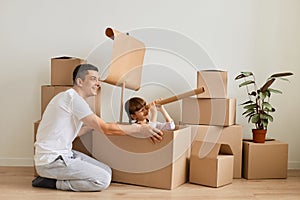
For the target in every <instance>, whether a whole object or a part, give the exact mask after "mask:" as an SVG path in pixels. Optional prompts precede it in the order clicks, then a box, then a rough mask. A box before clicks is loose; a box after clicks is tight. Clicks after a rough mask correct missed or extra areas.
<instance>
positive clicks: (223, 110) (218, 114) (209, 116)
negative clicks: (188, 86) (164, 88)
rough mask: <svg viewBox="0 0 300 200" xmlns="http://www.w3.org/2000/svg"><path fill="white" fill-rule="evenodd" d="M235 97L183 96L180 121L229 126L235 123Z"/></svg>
mask: <svg viewBox="0 0 300 200" xmlns="http://www.w3.org/2000/svg"><path fill="white" fill-rule="evenodd" d="M235 113H236V99H235V98H232V99H202V98H192V97H189V98H184V99H183V100H182V122H183V123H185V124H203V125H216V126H230V125H233V124H235Z"/></svg>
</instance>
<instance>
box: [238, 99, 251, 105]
mask: <svg viewBox="0 0 300 200" xmlns="http://www.w3.org/2000/svg"><path fill="white" fill-rule="evenodd" d="M249 103H253V101H252V100H249V101H246V102H244V103H242V104H240V105H241V106H242V105H246V104H249Z"/></svg>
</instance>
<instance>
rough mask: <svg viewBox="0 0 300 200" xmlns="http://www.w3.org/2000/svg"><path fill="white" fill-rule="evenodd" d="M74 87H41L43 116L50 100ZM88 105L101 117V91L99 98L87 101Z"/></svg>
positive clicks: (90, 98) (91, 98) (95, 97)
mask: <svg viewBox="0 0 300 200" xmlns="http://www.w3.org/2000/svg"><path fill="white" fill-rule="evenodd" d="M70 88H72V86H52V85H42V87H41V116H42V115H43V113H44V111H45V109H46V107H47V105H48V103H49V102H50V100H51V99H52V98H53V97H54V96H55V95H57V94H58V93H60V92H64V91H66V90H68V89H70ZM87 102H88V104H89V105H90V107H91V109H92V110H93V111H94V113H96V115H98V116H100V90H99V91H98V94H97V96H94V97H89V98H88V99H87Z"/></svg>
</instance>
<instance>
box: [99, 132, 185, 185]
mask: <svg viewBox="0 0 300 200" xmlns="http://www.w3.org/2000/svg"><path fill="white" fill-rule="evenodd" d="M163 132H164V136H163V140H162V141H161V142H160V143H156V144H153V143H151V142H150V139H145V138H136V137H132V136H106V135H104V134H102V133H98V132H95V134H94V135H93V154H94V157H95V158H96V159H98V160H99V161H101V162H104V163H106V164H108V165H109V166H110V167H111V168H112V170H113V177H112V181H114V182H121V183H129V184H134V185H141V186H148V187H154V188H161V189H174V188H176V187H178V186H180V185H181V184H183V183H185V182H187V179H188V163H187V159H188V154H189V152H190V141H191V138H190V134H191V131H190V127H177V128H176V130H173V131H163Z"/></svg>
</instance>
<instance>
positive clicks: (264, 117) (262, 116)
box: [259, 114, 268, 119]
mask: <svg viewBox="0 0 300 200" xmlns="http://www.w3.org/2000/svg"><path fill="white" fill-rule="evenodd" d="M259 116H260V118H261V119H268V117H267V114H260V115H259Z"/></svg>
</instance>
